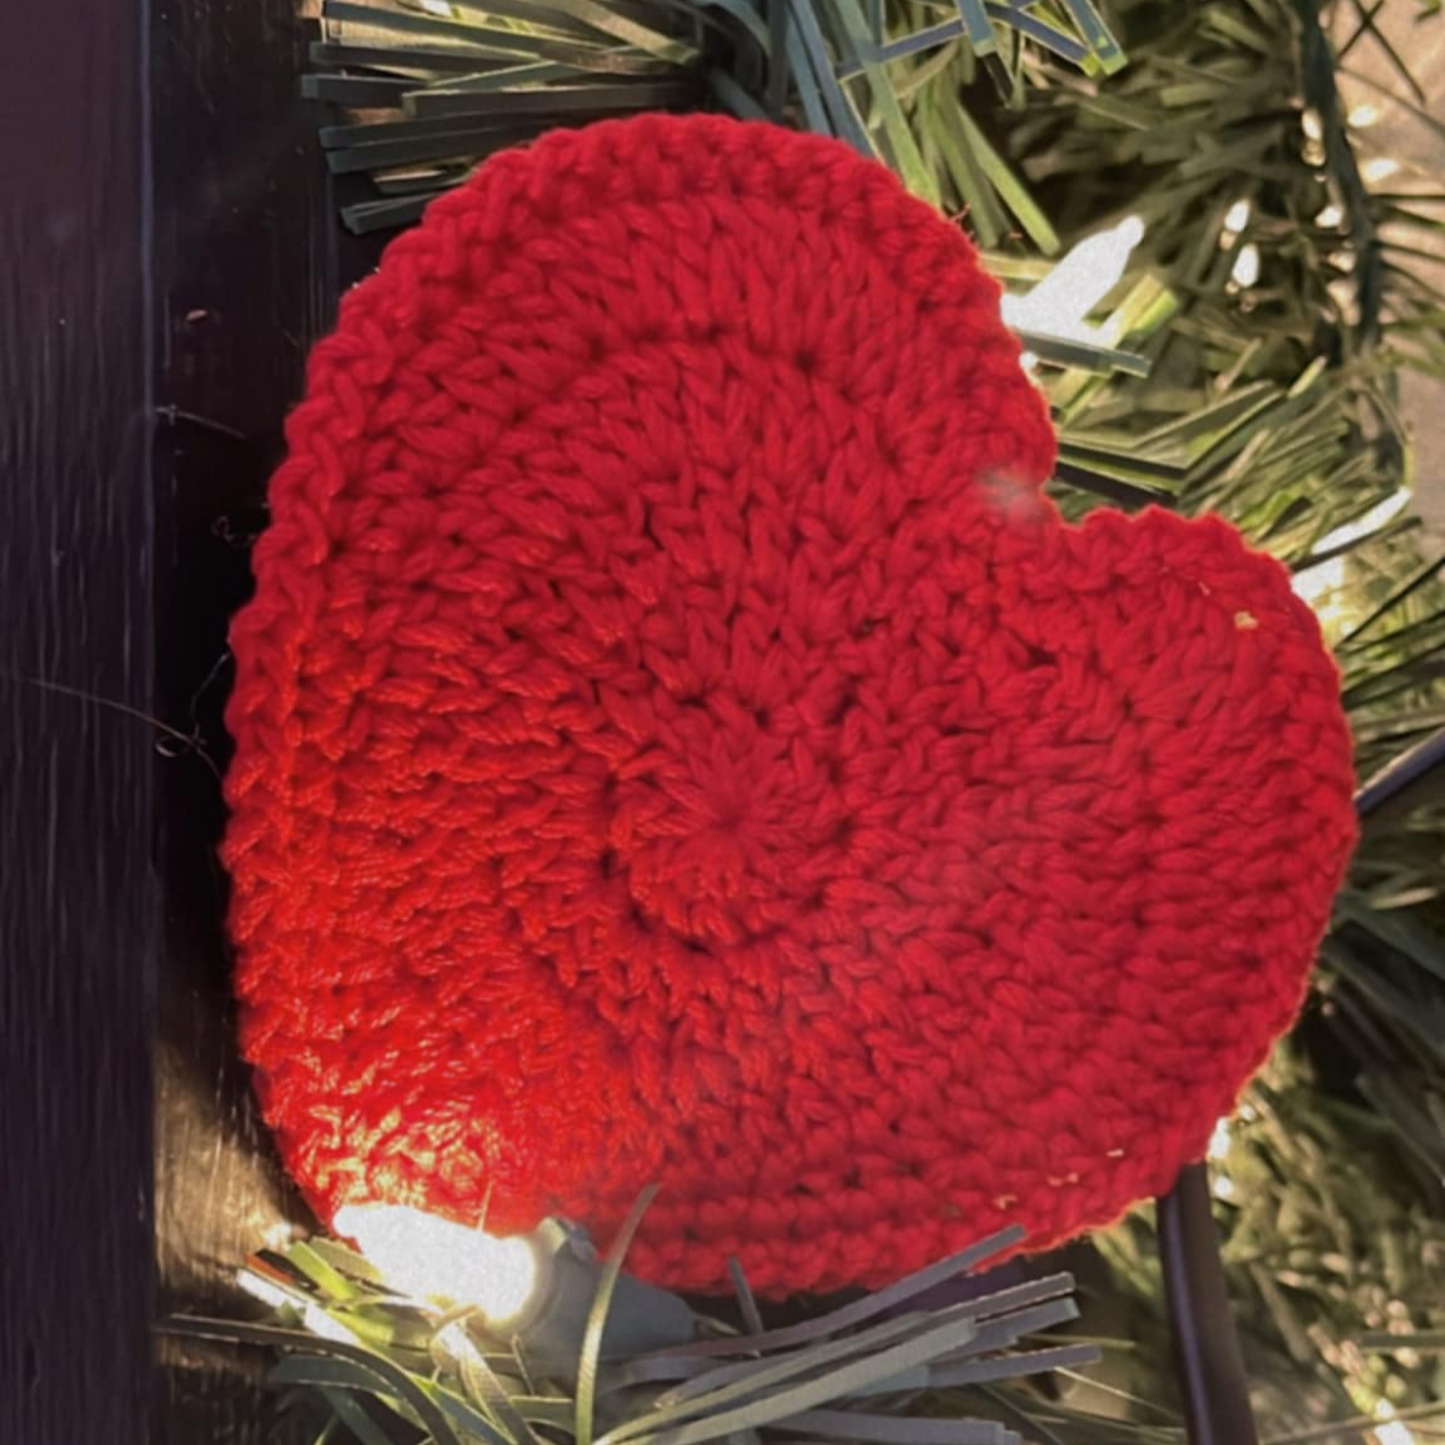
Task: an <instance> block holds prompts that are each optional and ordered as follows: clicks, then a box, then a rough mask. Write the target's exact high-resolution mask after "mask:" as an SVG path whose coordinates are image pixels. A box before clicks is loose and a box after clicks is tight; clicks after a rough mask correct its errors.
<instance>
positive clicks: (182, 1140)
mask: <svg viewBox="0 0 1445 1445" xmlns="http://www.w3.org/2000/svg"><path fill="white" fill-rule="evenodd" d="M298 8H299V7H298V6H297V4H296V0H238V3H218V0H169V3H165V4H162V5H159V6H158V8H157V10H156V13H155V15H154V16H153V18H152V22H151V26H150V36H151V46H152V57H153V59H152V66H153V75H152V83H151V107H152V108H151V115H152V122H153V125H154V133H155V148H154V155H155V196H156V213H155V226H154V234H155V243H154V244H155V252H154V254H155V269H156V287H155V306H154V319H155V328H156V329H155V352H154V354H155V368H156V371H155V375H156V382H155V386H156V396H155V401H156V423H157V424H156V441H155V485H156V489H157V499H158V516H157V524H158V527H157V535H158V537H159V538H160V547H161V551H160V555H159V558H158V567H157V589H156V608H157V619H158V630H157V647H158V658H157V662H158V677H159V680H160V683H159V685H160V694H159V697H158V698H157V707H158V708H159V715H160V716H161V717H162V718H164V719H165V720H166V721H167V722H169V723H170V724H171V726H173V727H174V728H176V729H177V731H179V732H181V733H183V734H186V735H188V736H189V737H190V738H192V739H193V740H194V741H193V743H191V744H189V745H187V744H182V743H180V742H179V741H178V740H176V739H174V738H169V739H165V740H164V744H165V750H166V751H168V752H179V753H180V755H179V756H175V757H173V758H172V759H170V760H169V761H167V762H165V763H164V764H163V765H162V766H161V767H160V769H159V773H158V777H159V811H160V816H161V819H162V827H161V831H160V839H159V843H160V846H159V853H158V863H159V869H160V875H161V887H162V892H163V896H164V899H165V917H164V928H163V947H162V949H161V962H160V978H159V985H160V986H159V991H158V1017H157V1025H156V1027H157V1033H156V1040H157V1044H156V1056H155V1057H156V1114H155V1120H156V1125H155V1126H156V1145H157V1148H156V1175H155V1206H156V1249H157V1262H158V1269H159V1299H158V1300H157V1302H156V1312H157V1314H159V1315H165V1314H170V1313H192V1314H212V1315H216V1314H220V1315H226V1316H232V1317H234V1316H235V1315H237V1313H238V1312H240V1313H246V1310H245V1306H246V1303H247V1301H246V1300H245V1297H244V1296H241V1295H239V1294H238V1292H237V1291H236V1290H235V1288H234V1286H233V1284H232V1278H233V1275H234V1272H235V1268H236V1264H237V1262H238V1261H239V1260H241V1259H242V1258H244V1257H245V1256H246V1255H247V1254H248V1253H250V1252H251V1251H253V1250H255V1249H257V1248H258V1247H260V1246H261V1245H263V1244H264V1243H267V1242H268V1241H269V1242H274V1241H275V1237H276V1231H277V1230H278V1228H284V1226H285V1225H286V1224H287V1223H288V1222H294V1223H297V1224H300V1225H302V1226H303V1227H309V1225H310V1219H309V1216H308V1214H307V1212H306V1209H305V1206H304V1205H303V1204H302V1203H301V1202H300V1200H299V1198H298V1197H297V1196H296V1194H295V1192H294V1191H293V1190H292V1188H291V1187H290V1185H289V1182H288V1181H287V1180H286V1178H285V1176H284V1174H283V1172H282V1171H281V1169H280V1166H279V1164H278V1162H277V1160H276V1156H275V1152H274V1150H273V1149H272V1148H271V1144H270V1140H269V1138H268V1137H267V1136H266V1134H265V1131H264V1129H263V1128H262V1127H261V1126H260V1124H259V1122H258V1120H257V1118H256V1116H255V1113H254V1110H253V1106H252V1103H251V1098H250V1094H249V1090H248V1081H247V1076H246V1070H245V1068H244V1066H243V1065H242V1064H241V1063H240V1061H239V1060H238V1058H237V1055H236V1046H235V1038H234V1029H233V1025H234V1018H233V1011H232V1006H231V1000H230V992H229V983H228V980H229V974H230V959H229V957H228V955H227V951H226V948H225V944H224V929H223V913H224V902H225V881H224V877H223V875H222V872H221V869H220V867H219V864H218V862H217V860H216V856H215V846H216V842H217V839H218V838H219V835H220V831H221V827H222V823H223V818H224V814H223V810H222V805H221V799H220V792H219V785H218V780H217V776H216V774H217V772H224V769H225V766H226V762H227V758H228V753H229V742H228V740H227V738H226V735H225V731H224V727H223V723H222V716H221V712H222V708H223V706H224V703H225V699H226V696H227V694H228V693H229V690H230V683H231V672H230V658H229V654H228V652H227V649H226V627H227V622H228V619H229V617H230V616H231V614H232V613H233V612H234V611H235V609H236V608H237V606H239V604H240V603H241V602H242V601H243V600H244V599H245V598H246V596H247V595H248V593H249V591H250V586H251V582H250V569H249V558H248V552H249V547H250V543H251V540H252V539H253V538H254V536H255V535H256V534H257V533H258V532H259V531H260V530H261V529H262V527H263V526H264V525H265V520H266V518H265V511H264V498H265V488H266V482H267V478H268V477H269V475H270V473H271V471H272V470H273V468H274V467H275V465H276V463H277V461H278V460H279V459H280V456H281V453H282V449H283V437H282V424H283V421H284V418H285V415H286V413H287V411H288V409H289V408H290V407H291V406H292V405H293V404H294V403H295V401H296V400H297V399H298V398H299V397H300V395H301V391H302V386H303V379H304V366H305V359H306V354H307V352H308V351H309V349H310V346H311V344H312V342H313V341H314V340H315V339H316V338H317V337H318V336H319V335H321V334H322V333H324V332H325V331H326V330H327V329H328V328H329V326H330V324H331V319H332V316H333V314H334V310H335V304H336V298H337V297H338V296H339V295H340V293H341V291H342V290H343V289H344V288H345V287H347V286H348V285H350V284H352V283H353V282H354V281H356V280H357V279H359V277H360V276H361V275H363V274H364V273H365V272H366V271H367V270H368V269H370V267H371V266H372V265H374V263H375V260H376V256H377V254H378V253H379V251H380V249H381V240H380V239H376V238H373V239H371V240H369V241H360V240H357V239H356V238H354V237H351V236H350V235H349V234H348V233H347V232H346V231H345V230H344V229H343V228H342V227H341V225H340V224H339V223H338V221H337V218H336V211H337V206H338V204H339V203H340V200H341V199H343V198H342V197H338V196H337V195H336V194H335V193H334V187H333V185H332V183H331V180H330V178H329V176H328V174H327V171H326V168H325V166H324V164H323V163H322V161H321V159H320V155H319V152H318V150H317V149H316V143H315V135H316V129H317V126H318V124H319V123H320V122H321V121H322V119H323V118H324V117H323V114H322V112H321V110H320V108H319V107H317V106H315V105H314V104H310V103H308V102H305V101H303V100H301V99H300V97H299V92H298V76H299V74H300V72H301V70H302V69H303V68H304V64H305V59H306V45H307V42H308V41H309V40H311V39H314V38H315V36H316V34H317V30H316V27H315V26H314V24H312V23H311V22H309V21H306V20H303V19H301V18H300V17H299V16H298V15H297V13H296V11H297V9H298ZM254 1312H255V1313H256V1314H257V1315H259V1314H261V1313H264V1311H263V1310H262V1309H261V1307H259V1306H258V1307H256V1309H255V1311H254ZM158 1358H159V1363H160V1367H161V1368H160V1372H159V1378H158V1381H157V1384H158V1391H159V1394H158V1398H157V1401H156V1419H155V1424H154V1427H153V1436H152V1438H153V1439H154V1440H155V1441H156V1442H157V1445H196V1442H202V1441H212V1440H225V1441H234V1442H243V1445H250V1442H252V1441H257V1442H259V1441H261V1440H262V1439H265V1440H267V1441H268V1442H269V1441H284V1440H290V1439H293V1438H294V1439H295V1440H297V1441H298V1442H299V1441H305V1442H307V1445H309V1442H310V1441H311V1440H314V1439H315V1436H316V1432H317V1425H316V1423H315V1422H314V1421H311V1420H308V1419H306V1418H297V1419H296V1421H295V1422H294V1428H292V1429H282V1430H279V1431H278V1429H277V1428H276V1423H275V1419H274V1410H275V1396H274V1394H272V1393H271V1392H269V1391H266V1390H265V1389H264V1387H263V1385H262V1382H261V1377H262V1375H263V1373H264V1368H265V1364H266V1361H265V1360H264V1358H262V1357H261V1356H259V1355H258V1354H257V1353H256V1352H252V1351H248V1350H244V1349H229V1348H227V1347H225V1346H209V1345H201V1344H191V1343H183V1342H181V1341H178V1340H174V1339H165V1340H163V1341H161V1342H160V1343H159V1345H158Z"/></svg>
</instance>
